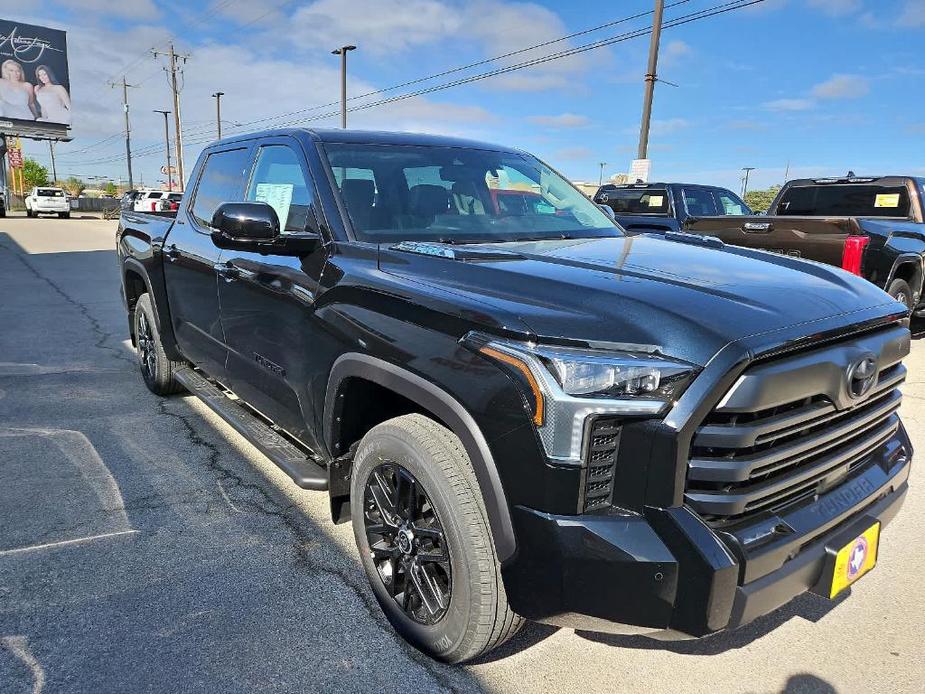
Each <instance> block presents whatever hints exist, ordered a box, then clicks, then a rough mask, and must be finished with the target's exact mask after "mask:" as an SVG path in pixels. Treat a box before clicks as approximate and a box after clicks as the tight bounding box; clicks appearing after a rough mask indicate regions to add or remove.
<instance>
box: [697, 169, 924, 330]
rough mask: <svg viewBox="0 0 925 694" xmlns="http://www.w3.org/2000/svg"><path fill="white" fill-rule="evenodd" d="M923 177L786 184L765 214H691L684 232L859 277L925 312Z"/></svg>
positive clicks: (852, 176) (851, 178)
mask: <svg viewBox="0 0 925 694" xmlns="http://www.w3.org/2000/svg"><path fill="white" fill-rule="evenodd" d="M923 201H925V178H916V177H913V176H856V175H855V174H854V173H853V172H849V173H848V175H847V176H841V177H835V178H807V179H797V180H794V181H790V182H788V183H787V184H786V185H785V186H784V187H783V188H782V189H781V190H780V192H779V193H778V194H777V197H776V198H775V199H774V201H773V202H772V203H771V207H770V208H769V211H768V215H767V216H763V215H759V216H755V217H739V218H737V219H733V218H731V217H717V216H709V215H702V216H700V217H699V218H697V217H695V218H692V219H688V220H687V222H686V223H685V225H684V228H685V230H687V231H691V232H693V233H697V234H709V235H711V236H716V237H717V238H719V239H721V240H722V241H724V242H726V243H732V244H736V245H737V246H747V247H749V248H757V249H761V250H764V251H771V252H773V253H781V254H785V255H789V256H792V257H794V258H806V259H807V260H815V261H817V262H822V263H827V264H829V265H835V266H840V267H841V268H843V269H845V270H847V271H848V272H851V273H853V274H855V275H860V276H861V277H864V278H865V279H867V280H869V281H870V282H873V283H874V284H876V285H877V286H878V287H880V288H881V289H883V290H884V291H886V292H887V293H888V294H889V295H890V296H892V297H893V298H894V299H896V300H897V301H899V302H901V303H903V304H905V305H906V308H907V309H908V310H909V311H913V312H915V313H918V314H923V313H925V303H923V301H925V297H923V295H922V285H923V280H925V211H923Z"/></svg>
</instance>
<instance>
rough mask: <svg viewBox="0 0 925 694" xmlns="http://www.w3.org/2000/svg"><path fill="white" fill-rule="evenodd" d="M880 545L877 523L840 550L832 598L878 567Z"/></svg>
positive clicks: (836, 560) (878, 525) (830, 594)
mask: <svg viewBox="0 0 925 694" xmlns="http://www.w3.org/2000/svg"><path fill="white" fill-rule="evenodd" d="M879 544H880V523H875V524H874V525H872V526H870V527H869V528H868V529H867V530H865V531H864V532H863V533H862V534H861V535H859V536H858V537H856V538H854V540H852V541H851V542H849V543H848V544H847V545H845V546H844V547H842V548H841V549H840V550H838V554H837V555H836V556H835V573H834V575H833V576H832V589H831V591H830V593H829V597H830V598H834V597H835V596H836V595H838V594H839V593H841V592H842V591H843V590H845V588H847V587H848V586H850V585H851V584H852V583H854V582H855V581H857V580H858V579H859V578H860V577H861V576H863V575H864V574H866V573H867V572H868V571H870V570H871V569H872V568H874V567H875V566H876V565H877V549H878V545H879Z"/></svg>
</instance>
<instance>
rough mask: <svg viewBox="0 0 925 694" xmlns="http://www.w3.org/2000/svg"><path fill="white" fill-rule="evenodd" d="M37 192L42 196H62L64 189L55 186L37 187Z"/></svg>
mask: <svg viewBox="0 0 925 694" xmlns="http://www.w3.org/2000/svg"><path fill="white" fill-rule="evenodd" d="M38 194H39V196H40V197H43V198H63V197H64V191H63V190H58V189H56V188H39V190H38Z"/></svg>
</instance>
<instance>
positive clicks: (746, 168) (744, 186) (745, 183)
mask: <svg viewBox="0 0 925 694" xmlns="http://www.w3.org/2000/svg"><path fill="white" fill-rule="evenodd" d="M754 170H755V167H754V166H743V167H742V171H744V172H745V180H743V181H742V197H743V198H744V197H745V194H746V193H747V192H748V174H749V172H751V171H754Z"/></svg>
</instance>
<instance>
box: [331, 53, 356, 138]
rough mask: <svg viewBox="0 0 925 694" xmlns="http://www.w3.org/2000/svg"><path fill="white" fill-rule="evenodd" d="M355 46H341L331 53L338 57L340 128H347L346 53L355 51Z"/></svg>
mask: <svg viewBox="0 0 925 694" xmlns="http://www.w3.org/2000/svg"><path fill="white" fill-rule="evenodd" d="M356 48H357V47H356V46H341V47H340V48H335V49H334V50H333V51H331V53H332V54H333V55H339V56H340V127H342V128H346V127H347V53H348V52H349V51H355V50H356Z"/></svg>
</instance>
